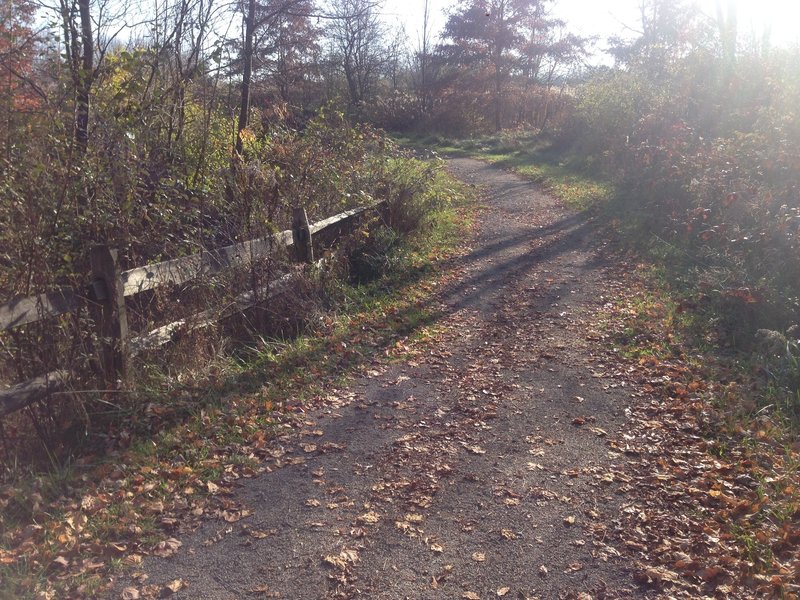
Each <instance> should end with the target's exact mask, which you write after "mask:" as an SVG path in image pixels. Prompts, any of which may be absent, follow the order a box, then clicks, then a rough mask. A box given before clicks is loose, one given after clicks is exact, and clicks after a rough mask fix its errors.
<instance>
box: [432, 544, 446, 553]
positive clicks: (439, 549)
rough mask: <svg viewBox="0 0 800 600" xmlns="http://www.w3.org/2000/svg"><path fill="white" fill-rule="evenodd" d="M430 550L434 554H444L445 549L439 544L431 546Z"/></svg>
mask: <svg viewBox="0 0 800 600" xmlns="http://www.w3.org/2000/svg"><path fill="white" fill-rule="evenodd" d="M430 549H431V551H433V552H444V547H442V546H441V545H439V544H431V545H430Z"/></svg>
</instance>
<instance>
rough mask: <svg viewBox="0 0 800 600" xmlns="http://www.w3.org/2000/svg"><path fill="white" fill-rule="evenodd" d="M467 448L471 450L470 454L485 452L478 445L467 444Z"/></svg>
mask: <svg viewBox="0 0 800 600" xmlns="http://www.w3.org/2000/svg"><path fill="white" fill-rule="evenodd" d="M467 450H469V451H470V452H472V454H486V450H484V449H483V448H481V447H480V446H467Z"/></svg>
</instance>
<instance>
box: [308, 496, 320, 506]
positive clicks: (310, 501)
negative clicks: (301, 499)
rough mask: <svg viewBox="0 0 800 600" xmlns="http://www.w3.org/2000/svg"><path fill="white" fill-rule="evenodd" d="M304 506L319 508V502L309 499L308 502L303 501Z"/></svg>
mask: <svg viewBox="0 0 800 600" xmlns="http://www.w3.org/2000/svg"><path fill="white" fill-rule="evenodd" d="M305 505H306V506H319V505H320V501H319V500H317V499H316V498H309V499H308V500H306V501H305Z"/></svg>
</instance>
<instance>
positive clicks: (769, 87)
mask: <svg viewBox="0 0 800 600" xmlns="http://www.w3.org/2000/svg"><path fill="white" fill-rule="evenodd" d="M647 6H649V7H650V10H649V11H645V12H643V23H642V25H643V27H642V30H643V34H642V35H641V36H640V37H638V38H637V39H635V40H633V41H631V42H628V43H619V42H618V43H617V44H616V46H615V48H614V52H615V54H616V56H617V59H618V63H617V64H618V66H617V67H616V68H613V69H604V70H601V71H599V72H597V73H596V74H594V75H593V76H591V77H590V78H589V79H588V81H586V83H584V84H583V85H581V86H580V87H579V88H578V89H577V91H576V95H575V101H576V112H575V114H574V116H573V118H572V122H571V126H570V128H568V129H565V130H563V131H562V134H563V138H562V142H568V143H571V144H573V149H574V150H576V151H577V152H578V153H579V154H580V155H581V156H582V157H583V158H584V159H586V160H589V161H593V162H594V164H595V166H596V167H600V168H601V169H602V171H603V172H604V173H605V174H606V175H607V176H610V177H612V178H613V179H614V181H615V182H616V183H617V187H618V191H619V194H618V202H619V204H620V208H621V209H622V211H624V214H625V221H627V224H628V225H631V226H633V225H638V226H639V228H640V231H642V230H643V231H644V232H645V233H647V234H648V235H649V236H650V239H651V240H655V241H654V242H653V244H654V247H655V249H657V250H658V252H659V253H661V255H662V256H663V257H664V258H665V259H667V260H668V263H669V264H672V265H680V266H681V269H682V270H683V272H684V273H688V274H689V275H690V277H691V279H692V283H693V284H694V285H696V286H698V289H700V290H702V296H701V297H699V298H698V301H703V302H711V303H712V304H715V305H716V306H717V308H719V309H720V310H719V311H718V313H717V314H718V319H719V323H718V325H719V329H720V333H722V334H723V337H724V338H725V341H727V342H729V343H735V344H744V345H745V346H747V345H749V344H750V343H751V342H752V340H753V339H754V336H753V334H754V333H755V330H756V329H758V328H760V327H767V328H770V329H777V330H779V331H781V332H783V331H785V330H786V329H787V328H789V327H790V326H791V325H792V324H795V323H797V322H798V321H800V162H798V160H799V159H798V157H800V128H799V127H798V123H799V122H800V121H799V120H798V118H799V117H800V114H798V110H800V72H799V71H798V70H797V64H798V59H800V53H798V50H797V49H794V50H790V49H784V48H773V47H770V46H769V45H768V44H767V43H766V42H765V41H764V40H747V39H744V38H743V37H742V36H740V35H737V31H736V18H735V11H734V10H733V8H732V7H733V5H731V8H729V9H728V12H727V13H726V12H725V11H720V12H719V14H717V15H715V16H714V18H709V17H707V16H705V15H703V14H702V13H699V12H697V11H694V10H692V7H691V5H689V4H688V3H683V4H681V3H666V2H659V1H655V0H653V1H651V2H649V3H647ZM653 236H655V237H653Z"/></svg>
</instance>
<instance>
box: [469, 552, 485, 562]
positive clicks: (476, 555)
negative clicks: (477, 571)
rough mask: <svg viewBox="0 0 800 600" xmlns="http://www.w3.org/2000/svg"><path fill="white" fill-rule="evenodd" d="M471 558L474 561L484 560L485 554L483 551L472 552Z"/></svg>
mask: <svg viewBox="0 0 800 600" xmlns="http://www.w3.org/2000/svg"><path fill="white" fill-rule="evenodd" d="M472 560H474V561H475V562H483V561H485V560H486V555H485V554H484V553H483V552H473V553H472Z"/></svg>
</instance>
